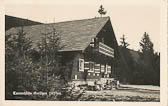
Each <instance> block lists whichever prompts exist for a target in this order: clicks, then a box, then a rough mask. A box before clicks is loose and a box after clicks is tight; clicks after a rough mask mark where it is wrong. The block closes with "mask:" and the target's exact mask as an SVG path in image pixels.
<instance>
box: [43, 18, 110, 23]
mask: <svg viewBox="0 0 168 106" xmlns="http://www.w3.org/2000/svg"><path fill="white" fill-rule="evenodd" d="M102 18H109V19H110V17H109V16H107V17H94V18H85V19H76V20H67V21H61V22H54V23H53V22H51V23H43V24H45V25H48V24H49V25H51V24H57V23H67V22H74V21H84V20H93V19H102Z"/></svg>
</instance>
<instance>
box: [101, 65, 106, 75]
mask: <svg viewBox="0 0 168 106" xmlns="http://www.w3.org/2000/svg"><path fill="white" fill-rule="evenodd" d="M104 70H105V66H104V65H101V72H102V73H104Z"/></svg>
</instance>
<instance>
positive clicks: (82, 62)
mask: <svg viewBox="0 0 168 106" xmlns="http://www.w3.org/2000/svg"><path fill="white" fill-rule="evenodd" d="M78 63H79V71H80V72H84V59H79V62H78Z"/></svg>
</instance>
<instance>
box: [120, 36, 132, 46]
mask: <svg viewBox="0 0 168 106" xmlns="http://www.w3.org/2000/svg"><path fill="white" fill-rule="evenodd" d="M120 39H121V41H120V42H121V46H122V47H124V48H127V47H128V46H129V45H130V44H128V42H126V38H125V35H124V34H123V36H122V38H120Z"/></svg>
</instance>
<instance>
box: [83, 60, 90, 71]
mask: <svg viewBox="0 0 168 106" xmlns="http://www.w3.org/2000/svg"><path fill="white" fill-rule="evenodd" d="M84 69H85V70H89V62H85V64H84Z"/></svg>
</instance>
